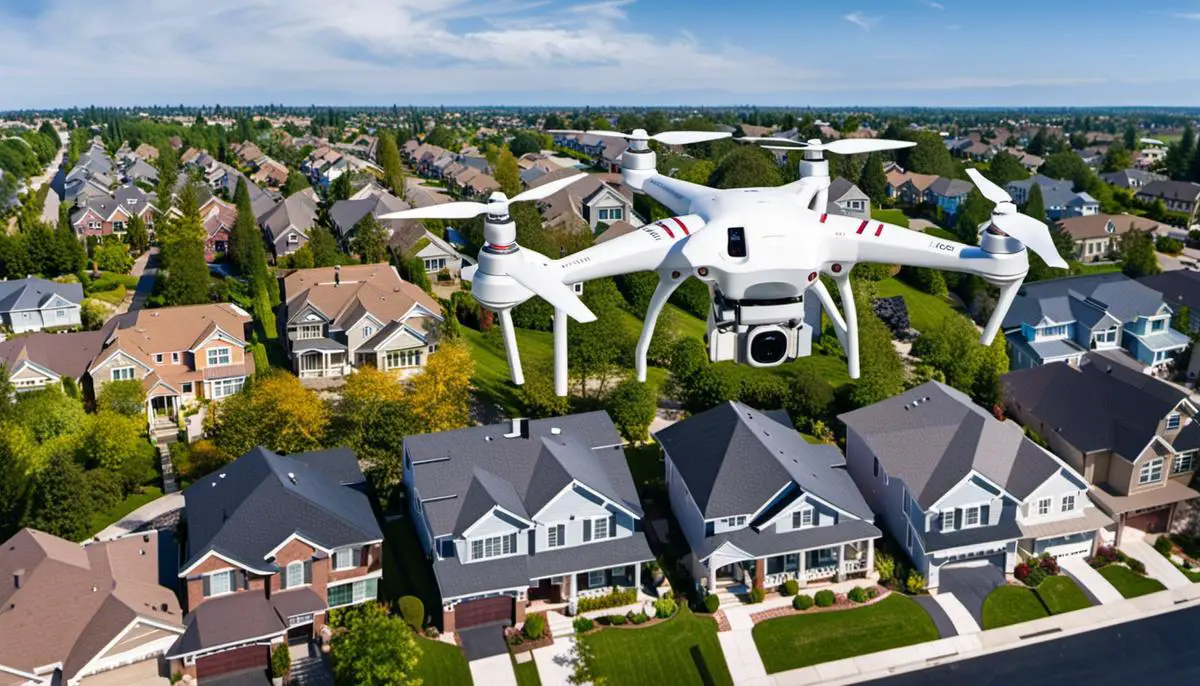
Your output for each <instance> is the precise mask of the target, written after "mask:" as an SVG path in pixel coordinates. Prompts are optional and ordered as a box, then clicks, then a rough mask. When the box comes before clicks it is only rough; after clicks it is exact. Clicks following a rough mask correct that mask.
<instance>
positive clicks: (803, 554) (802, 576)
mask: <svg viewBox="0 0 1200 686" xmlns="http://www.w3.org/2000/svg"><path fill="white" fill-rule="evenodd" d="M798 557H799V558H800V566H798V567H797V568H796V582H797V583H799V584H800V586H801V587H802V588H803V587H804V586H807V585H808V577H807V576H806V573H805V569H804V564H805V562H806V561H807V559H808V551H807V550H801V551H800V552H799V553H798Z"/></svg>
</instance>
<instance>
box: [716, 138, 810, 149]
mask: <svg viewBox="0 0 1200 686" xmlns="http://www.w3.org/2000/svg"><path fill="white" fill-rule="evenodd" d="M733 140H735V141H737V142H739V143H770V144H778V145H789V146H792V147H795V148H807V147H809V143H808V141H797V140H792V139H791V138H778V137H776V136H742V137H741V138H734V139H733Z"/></svg>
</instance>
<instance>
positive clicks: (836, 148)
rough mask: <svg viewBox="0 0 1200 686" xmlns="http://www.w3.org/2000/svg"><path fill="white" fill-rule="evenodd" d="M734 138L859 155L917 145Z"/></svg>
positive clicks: (770, 147) (873, 140) (882, 140)
mask: <svg viewBox="0 0 1200 686" xmlns="http://www.w3.org/2000/svg"><path fill="white" fill-rule="evenodd" d="M734 140H736V141H738V142H741V143H755V144H758V145H761V146H762V147H764V148H766V149H767V150H799V151H802V152H831V153H834V154H835V155H858V154H861V153H867V152H881V151H883V150H900V149H902V148H911V147H914V146H916V143H914V142H913V141H893V140H888V139H886V138H841V139H839V140H836V141H830V142H828V143H822V142H821V141H820V140H818V139H816V138H813V139H811V140H807V141H794V140H792V139H790V138H776V137H772V136H743V137H741V138H735V139H734Z"/></svg>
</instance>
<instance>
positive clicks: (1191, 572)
mask: <svg viewBox="0 0 1200 686" xmlns="http://www.w3.org/2000/svg"><path fill="white" fill-rule="evenodd" d="M1154 549H1155V550H1157V551H1158V552H1159V553H1160V554H1161V555H1162V556H1163V557H1165V558H1167V560H1169V561H1170V562H1171V564H1173V565H1175V568H1176V569H1178V570H1179V571H1180V572H1183V575H1184V576H1186V577H1187V578H1188V581H1191V582H1192V583H1196V582H1200V560H1197V558H1196V557H1195V556H1197V555H1200V551H1197V550H1196V541H1195V540H1194V539H1192V538H1191V537H1188V536H1186V535H1184V534H1175V535H1169V534H1163V535H1161V536H1159V537H1158V538H1157V539H1155V541H1154Z"/></svg>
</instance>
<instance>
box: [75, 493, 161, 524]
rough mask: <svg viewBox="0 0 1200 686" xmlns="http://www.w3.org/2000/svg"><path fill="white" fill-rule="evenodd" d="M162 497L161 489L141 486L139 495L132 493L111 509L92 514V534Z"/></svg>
mask: <svg viewBox="0 0 1200 686" xmlns="http://www.w3.org/2000/svg"><path fill="white" fill-rule="evenodd" d="M161 497H162V489H161V488H159V487H158V486H143V487H142V492H141V493H133V494H130V495H129V496H128V497H126V498H125V499H124V500H122V501H121V502H119V503H117V504H116V505H114V506H113V507H112V508H111V509H108V510H105V511H104V512H93V513H92V532H93V533H100V532H101V531H103V530H104V529H105V528H106V527H107V526H108V525H110V524H113V523H114V522H116V521H118V520H119V519H121V518H122V517H124V516H125V515H127V514H129V513H130V512H133V511H134V510H136V509H138V508H139V507H141V506H142V505H145V504H146V503H148V502H150V501H151V500H157V499H159V498H161Z"/></svg>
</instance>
